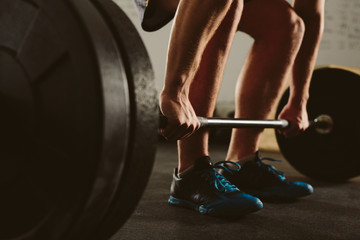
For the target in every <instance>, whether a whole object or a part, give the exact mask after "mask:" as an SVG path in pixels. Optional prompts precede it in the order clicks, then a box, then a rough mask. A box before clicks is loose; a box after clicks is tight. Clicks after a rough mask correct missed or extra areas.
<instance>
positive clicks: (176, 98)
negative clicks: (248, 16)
mask: <svg viewBox="0 0 360 240" xmlns="http://www.w3.org/2000/svg"><path fill="white" fill-rule="evenodd" d="M232 2H242V1H240V0H227V1H223V0H207V2H206V4H204V3H203V1H202V0H181V1H180V2H179V6H178V10H177V13H176V16H175V20H174V25H173V29H172V33H171V37H170V44H169V52H168V59H167V65H166V74H165V85H164V88H163V91H162V92H161V95H160V108H161V111H162V113H163V114H164V115H165V116H166V117H167V118H168V124H167V127H166V128H165V129H163V130H161V133H162V134H163V135H164V136H165V137H166V138H168V139H180V138H181V137H186V136H188V135H190V134H192V133H193V132H194V131H195V130H197V129H198V128H199V125H200V124H199V121H198V120H197V118H196V114H195V111H194V109H193V107H192V105H191V103H190V101H189V89H190V85H191V83H192V81H193V79H194V77H195V74H196V72H197V71H198V69H199V66H200V62H201V58H202V55H203V53H204V51H205V48H206V46H207V44H208V43H209V41H210V39H212V37H213V36H214V34H215V32H216V30H217V29H218V27H219V26H220V24H221V22H222V21H223V20H224V18H225V15H226V14H227V12H228V11H229V9H230V6H231V5H232ZM228 34H230V33H228ZM224 37H226V36H224Z"/></svg>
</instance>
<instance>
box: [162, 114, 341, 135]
mask: <svg viewBox="0 0 360 240" xmlns="http://www.w3.org/2000/svg"><path fill="white" fill-rule="evenodd" d="M197 119H198V120H199V122H200V128H274V129H285V128H288V127H289V126H290V122H289V121H288V120H285V119H280V120H251V119H241V118H206V117H197ZM166 125H167V118H166V117H165V116H163V115H160V120H159V128H160V129H164V128H165V127H166ZM333 127H334V121H333V120H332V118H331V116H329V115H326V114H321V115H320V116H318V117H316V118H315V119H314V120H310V121H309V128H313V129H315V130H316V131H317V132H318V133H321V134H328V133H330V132H331V130H332V129H333Z"/></svg>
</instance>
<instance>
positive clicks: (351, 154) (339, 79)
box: [276, 67, 360, 182]
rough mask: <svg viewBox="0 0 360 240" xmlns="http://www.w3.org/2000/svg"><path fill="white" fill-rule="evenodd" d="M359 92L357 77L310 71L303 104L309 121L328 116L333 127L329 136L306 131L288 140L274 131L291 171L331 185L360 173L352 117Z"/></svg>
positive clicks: (340, 71)
mask: <svg viewBox="0 0 360 240" xmlns="http://www.w3.org/2000/svg"><path fill="white" fill-rule="evenodd" d="M359 89H360V76H359V75H358V74H356V73H354V72H351V71H348V70H344V69H340V68H331V67H324V68H319V69H317V70H315V71H314V73H313V77H312V81H311V86H310V99H309V102H308V105H307V110H308V114H309V119H314V118H316V117H317V116H319V115H321V114H327V115H330V116H331V117H332V118H333V121H334V128H333V130H332V131H331V133H329V134H320V133H318V132H316V130H315V129H308V130H307V131H306V132H305V133H303V134H300V135H299V136H297V137H295V138H289V139H285V138H284V137H283V136H282V135H280V134H278V133H277V132H276V137H277V141H278V144H279V148H280V150H281V152H282V154H283V155H284V157H285V158H286V159H287V160H288V161H289V163H290V164H291V165H292V166H294V168H295V169H297V170H298V171H299V172H301V173H303V174H305V175H307V176H309V177H312V178H314V179H319V180H325V181H332V182H336V181H344V180H347V179H349V178H352V177H355V176H357V175H359V174H360V161H359V159H358V158H357V157H356V154H355V151H356V149H357V148H358V147H359V146H360V140H359V137H358V135H359V134H360V129H359V128H360V125H359V124H358V121H357V117H356V116H358V115H359V107H358V106H357V105H358V98H357V97H358V91H359ZM288 95H289V92H288V91H287V92H286V93H285V94H284V96H283V97H282V99H281V101H280V104H279V106H278V109H277V114H279V113H280V111H281V109H282V108H283V106H284V105H285V104H286V103H287V99H288Z"/></svg>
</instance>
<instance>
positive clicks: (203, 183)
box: [169, 156, 263, 217]
mask: <svg viewBox="0 0 360 240" xmlns="http://www.w3.org/2000/svg"><path fill="white" fill-rule="evenodd" d="M233 164H235V165H237V166H238V167H239V168H240V166H239V165H238V164H237V163H233ZM214 168H223V166H222V165H221V162H220V163H217V164H215V165H214V166H213V165H212V163H211V160H210V158H209V157H207V156H205V157H202V158H199V159H198V160H197V161H196V162H195V165H194V166H193V167H192V168H191V169H189V170H187V171H186V172H184V173H182V174H180V176H179V175H178V173H177V169H175V171H174V174H173V181H172V184H171V189H170V198H169V203H170V204H171V205H176V206H180V207H186V208H190V209H194V210H196V211H199V212H200V213H201V214H208V215H212V216H222V217H238V216H242V215H244V214H247V213H251V212H255V211H257V210H260V209H261V208H262V207H263V204H262V202H261V201H260V200H259V199H258V198H256V197H253V196H250V195H249V194H246V193H244V192H242V191H240V190H239V189H238V188H237V187H235V186H234V185H232V184H231V183H230V182H229V181H228V180H226V179H225V178H224V177H223V176H222V175H221V174H219V173H218V172H216V171H215V169H214Z"/></svg>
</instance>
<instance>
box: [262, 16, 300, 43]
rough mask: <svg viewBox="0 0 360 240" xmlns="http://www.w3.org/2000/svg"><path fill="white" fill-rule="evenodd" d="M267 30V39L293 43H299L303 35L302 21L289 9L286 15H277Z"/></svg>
mask: <svg viewBox="0 0 360 240" xmlns="http://www.w3.org/2000/svg"><path fill="white" fill-rule="evenodd" d="M275 18H276V19H274V21H273V22H272V26H271V27H270V28H268V29H267V32H266V33H265V34H267V37H271V38H278V39H283V40H285V41H290V40H291V41H293V42H294V43H296V42H298V41H301V40H302V38H303V36H304V33H305V24H304V21H303V19H302V18H301V17H300V16H299V15H297V14H296V12H295V11H293V10H291V9H289V10H288V11H287V13H286V14H284V15H278V16H276V17H275Z"/></svg>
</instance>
